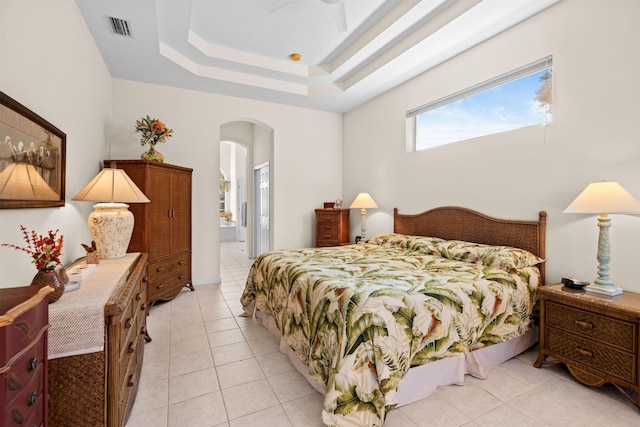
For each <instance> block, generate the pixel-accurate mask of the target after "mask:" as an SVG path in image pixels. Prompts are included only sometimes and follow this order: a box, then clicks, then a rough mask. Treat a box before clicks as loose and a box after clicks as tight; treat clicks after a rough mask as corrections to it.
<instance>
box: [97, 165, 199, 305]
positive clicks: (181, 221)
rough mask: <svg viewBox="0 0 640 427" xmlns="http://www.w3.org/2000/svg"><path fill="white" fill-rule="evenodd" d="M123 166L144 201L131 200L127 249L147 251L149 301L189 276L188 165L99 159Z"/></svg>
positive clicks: (164, 296) (170, 293)
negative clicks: (186, 166)
mask: <svg viewBox="0 0 640 427" xmlns="http://www.w3.org/2000/svg"><path fill="white" fill-rule="evenodd" d="M112 162H115V164H116V167H117V168H119V169H123V170H124V171H125V172H126V173H127V175H129V177H130V178H131V179H132V180H133V181H134V182H135V183H136V185H137V186H138V187H139V188H140V190H142V192H143V193H144V194H145V195H146V196H147V197H148V198H149V200H151V202H150V203H131V204H130V205H129V210H130V211H131V212H133V215H134V217H135V225H134V227H133V235H132V236H131V242H130V243H129V249H128V252H146V253H148V254H149V264H148V267H147V295H148V299H149V304H150V305H151V304H153V303H154V302H155V301H158V300H162V301H168V300H170V299H172V298H174V297H175V296H176V295H177V294H178V292H180V290H181V289H182V288H183V287H184V286H188V287H189V288H190V289H191V290H193V283H192V280H191V174H192V172H193V169H190V168H185V167H182V166H176V165H170V164H167V163H158V162H152V161H148V160H105V161H104V165H105V167H111V166H110V165H111V164H112Z"/></svg>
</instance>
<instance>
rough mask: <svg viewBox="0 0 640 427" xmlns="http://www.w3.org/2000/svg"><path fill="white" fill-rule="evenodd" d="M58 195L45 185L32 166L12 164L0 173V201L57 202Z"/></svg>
mask: <svg viewBox="0 0 640 427" xmlns="http://www.w3.org/2000/svg"><path fill="white" fill-rule="evenodd" d="M58 198H59V196H58V194H57V193H56V192H55V191H54V190H53V188H51V187H50V186H49V184H47V183H46V181H45V180H44V179H42V177H41V176H40V174H39V173H38V171H37V170H36V168H35V167H34V166H33V165H30V164H27V163H12V164H10V165H9V166H7V167H6V168H5V169H4V170H3V171H2V173H0V199H4V200H58Z"/></svg>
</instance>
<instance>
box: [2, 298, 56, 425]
mask: <svg viewBox="0 0 640 427" xmlns="http://www.w3.org/2000/svg"><path fill="white" fill-rule="evenodd" d="M49 292H50V288H48V287H45V288H37V287H35V286H27V287H20V288H8V289H0V406H2V412H1V413H0V417H2V418H0V426H6V427H14V426H15V427H18V426H32V425H33V426H46V425H47V394H48V388H47V329H48V328H49V323H48V309H47V305H48V303H49V300H48V298H47V294H48V293H49Z"/></svg>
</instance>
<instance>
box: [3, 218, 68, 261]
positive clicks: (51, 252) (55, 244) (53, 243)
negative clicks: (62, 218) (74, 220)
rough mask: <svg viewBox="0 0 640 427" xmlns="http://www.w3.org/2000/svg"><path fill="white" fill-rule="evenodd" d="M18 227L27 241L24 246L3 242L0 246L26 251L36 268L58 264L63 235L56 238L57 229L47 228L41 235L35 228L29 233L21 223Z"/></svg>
mask: <svg viewBox="0 0 640 427" xmlns="http://www.w3.org/2000/svg"><path fill="white" fill-rule="evenodd" d="M20 229H21V230H22V234H23V235H24V241H25V242H27V246H26V247H20V246H17V245H11V244H8V243H3V244H2V245H1V246H7V247H10V248H14V249H18V250H19V251H23V252H26V253H28V254H29V255H31V258H33V263H34V264H35V265H36V268H37V269H38V270H44V269H47V268H54V267H55V266H56V265H58V264H60V256H61V255H62V244H63V242H64V236H60V237H58V238H57V240H56V235H57V234H58V231H59V230H56V231H52V230H49V232H48V234H47V235H46V236H43V235H40V234H37V233H36V232H35V230H32V231H31V234H29V233H28V232H27V229H26V228H25V227H24V226H22V225H21V226H20Z"/></svg>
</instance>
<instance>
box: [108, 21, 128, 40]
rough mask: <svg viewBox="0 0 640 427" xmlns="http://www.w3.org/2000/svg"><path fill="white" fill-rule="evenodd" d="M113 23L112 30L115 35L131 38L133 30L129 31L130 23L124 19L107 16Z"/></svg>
mask: <svg viewBox="0 0 640 427" xmlns="http://www.w3.org/2000/svg"><path fill="white" fill-rule="evenodd" d="M107 18H109V22H110V23H111V30H112V31H113V32H114V34H119V35H121V36H125V37H131V30H130V29H129V23H128V22H127V21H125V20H124V19H120V18H114V17H113V16H107Z"/></svg>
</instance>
